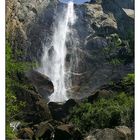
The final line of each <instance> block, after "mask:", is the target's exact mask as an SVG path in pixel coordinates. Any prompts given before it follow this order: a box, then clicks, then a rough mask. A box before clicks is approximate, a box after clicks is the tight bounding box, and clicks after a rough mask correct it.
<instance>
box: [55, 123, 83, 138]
mask: <svg viewBox="0 0 140 140" xmlns="http://www.w3.org/2000/svg"><path fill="white" fill-rule="evenodd" d="M54 139H55V140H60V139H62V140H65V139H68V140H81V139H82V134H81V133H80V131H78V130H76V129H75V128H74V126H72V125H70V124H64V125H60V126H58V127H57V128H56V129H55V138H54Z"/></svg>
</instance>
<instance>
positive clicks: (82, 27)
mask: <svg viewBox="0 0 140 140" xmlns="http://www.w3.org/2000/svg"><path fill="white" fill-rule="evenodd" d="M127 1H128V3H129V0H127ZM117 2H118V0H117ZM119 3H120V5H122V4H121V2H119ZM124 3H125V2H124ZM65 6H66V5H65V4H62V3H60V2H58V1H57V0H53V1H51V2H50V1H49V0H44V1H43V0H37V1H32V0H30V1H25V2H21V1H18V2H17V1H16V0H15V1H14V2H11V3H10V1H7V19H6V20H7V23H8V24H7V32H8V33H10V34H9V36H10V37H9V38H10V42H11V44H12V47H13V48H14V49H13V50H16V49H19V50H21V51H22V52H23V54H22V55H21V56H16V57H17V59H19V60H21V59H22V60H26V61H35V60H37V61H39V62H40V60H41V56H42V52H43V45H47V44H50V42H51V40H52V38H51V37H52V33H53V23H54V20H55V19H56V16H57V14H58V13H59V12H60V13H61V10H62V9H63V8H64V7H65ZM21 7H22V8H21ZM122 7H125V6H122ZM75 12H76V15H77V22H76V24H75V25H74V29H75V31H74V36H75V38H76V39H77V42H78V45H77V50H76V53H77V56H78V68H77V69H76V71H74V72H76V73H79V74H78V75H72V83H73V87H72V94H70V95H69V96H70V98H83V97H84V96H85V94H86V96H87V95H90V94H91V93H93V92H94V91H95V90H96V89H97V88H99V87H101V86H102V85H105V84H108V83H109V82H110V81H111V80H112V79H115V78H121V77H123V76H124V75H126V74H127V73H129V72H132V71H133V69H134V66H133V60H132V59H131V60H132V61H131V62H127V63H126V62H125V63H120V64H117V65H114V64H112V63H110V61H109V59H108V56H110V57H111V58H113V57H114V56H115V57H117V56H119V55H122V54H124V52H125V55H124V56H123V57H122V58H127V55H128V53H127V52H129V50H128V47H129V45H128V44H125V43H122V44H121V45H122V49H123V50H122V49H119V48H115V45H113V44H111V42H110V39H109V38H110V37H111V36H113V35H114V34H118V35H119V37H120V38H121V39H122V40H123V39H124V40H125V39H126V38H127V35H128V33H129V32H133V30H134V29H133V28H134V27H133V24H134V19H133V18H131V17H129V16H128V15H127V14H126V13H125V12H124V10H123V9H122V8H121V7H120V6H119V4H116V1H114V0H102V1H97V2H96V1H91V2H90V3H85V4H82V5H75ZM108 46H112V48H114V50H112V52H111V54H109V55H108V54H105V53H104V50H105V49H107V48H108ZM113 46H114V47H113ZM67 47H68V55H69V56H71V55H72V54H71V47H72V46H69V43H68V44H67ZM123 51H124V52H123ZM66 61H67V63H68V64H69V61H68V60H66ZM122 61H124V60H122ZM125 61H126V60H125ZM75 87H78V88H75ZM44 90H46V89H45V88H44V87H43V88H42V89H41V90H40V88H39V90H38V91H39V92H41V93H42V92H44ZM43 96H44V95H43Z"/></svg>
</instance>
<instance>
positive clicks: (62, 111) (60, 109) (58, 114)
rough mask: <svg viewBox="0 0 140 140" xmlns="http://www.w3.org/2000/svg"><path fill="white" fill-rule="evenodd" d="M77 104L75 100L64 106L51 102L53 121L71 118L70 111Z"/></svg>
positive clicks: (70, 100)
mask: <svg viewBox="0 0 140 140" xmlns="http://www.w3.org/2000/svg"><path fill="white" fill-rule="evenodd" d="M76 104H77V103H76V101H75V100H73V99H69V100H68V101H66V102H65V103H64V104H60V103H55V102H50V103H49V104H48V106H49V109H50V111H51V114H52V117H53V119H55V120H61V121H64V120H66V118H67V117H68V116H69V111H70V109H72V108H73V107H74V106H75V105H76Z"/></svg>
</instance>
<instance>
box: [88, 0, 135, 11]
mask: <svg viewBox="0 0 140 140" xmlns="http://www.w3.org/2000/svg"><path fill="white" fill-rule="evenodd" d="M103 1H104V2H107V0H91V1H90V3H102V2H103ZM112 1H113V2H114V3H116V4H117V5H119V6H120V7H121V8H126V9H134V1H133V0H123V1H122V0H112Z"/></svg>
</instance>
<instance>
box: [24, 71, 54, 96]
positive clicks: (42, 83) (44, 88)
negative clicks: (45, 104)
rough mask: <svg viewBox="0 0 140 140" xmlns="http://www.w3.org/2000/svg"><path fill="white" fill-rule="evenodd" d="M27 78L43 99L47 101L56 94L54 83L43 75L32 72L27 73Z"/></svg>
mask: <svg viewBox="0 0 140 140" xmlns="http://www.w3.org/2000/svg"><path fill="white" fill-rule="evenodd" d="M26 76H27V77H28V79H29V80H30V81H31V82H32V84H33V85H34V86H35V87H36V89H37V91H38V93H39V94H40V95H41V96H42V97H43V98H45V99H47V98H48V96H50V95H51V94H52V93H53V92H54V87H53V83H52V82H51V80H50V79H49V78H48V77H47V76H45V75H43V74H42V73H40V72H37V71H35V70H32V71H30V72H28V73H26Z"/></svg>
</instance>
